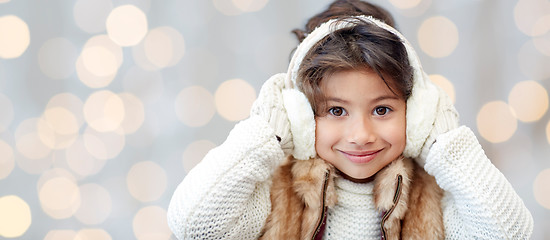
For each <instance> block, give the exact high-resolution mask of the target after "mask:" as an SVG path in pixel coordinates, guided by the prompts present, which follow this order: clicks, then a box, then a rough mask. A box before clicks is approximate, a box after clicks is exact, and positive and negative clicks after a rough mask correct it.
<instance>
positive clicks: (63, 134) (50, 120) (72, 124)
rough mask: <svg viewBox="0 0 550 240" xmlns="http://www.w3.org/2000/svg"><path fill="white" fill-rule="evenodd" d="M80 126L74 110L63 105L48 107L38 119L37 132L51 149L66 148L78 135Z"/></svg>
mask: <svg viewBox="0 0 550 240" xmlns="http://www.w3.org/2000/svg"><path fill="white" fill-rule="evenodd" d="M79 129H80V126H79V125H78V123H77V120H76V117H74V115H73V114H72V112H70V111H68V110H67V109H65V108H62V107H54V108H49V109H46V111H45V112H44V114H42V116H41V117H40V118H39V119H38V122H37V133H38V136H39V137H40V140H41V141H42V143H44V144H45V145H46V146H47V147H49V148H51V149H65V148H67V147H68V146H70V145H71V144H72V143H73V142H74V141H75V140H76V138H77V137H78V130H79Z"/></svg>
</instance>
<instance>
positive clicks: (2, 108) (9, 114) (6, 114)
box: [0, 93, 13, 133]
mask: <svg viewBox="0 0 550 240" xmlns="http://www.w3.org/2000/svg"><path fill="white" fill-rule="evenodd" d="M0 112H1V113H2V114H0V133H1V132H4V131H6V129H7V128H8V127H9V126H10V124H11V122H12V121H13V103H12V102H11V100H10V99H9V98H8V97H6V95H4V94H2V93H0Z"/></svg>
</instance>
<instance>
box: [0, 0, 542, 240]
mask: <svg viewBox="0 0 550 240" xmlns="http://www.w3.org/2000/svg"><path fill="white" fill-rule="evenodd" d="M373 2H374V3H377V4H379V5H381V6H383V7H385V8H386V9H388V10H389V11H390V12H391V13H392V14H393V15H394V17H395V19H396V22H397V24H398V29H399V30H400V31H401V32H402V33H403V35H404V36H405V37H407V38H408V40H409V41H410V42H411V44H412V45H413V46H414V47H415V48H416V51H417V52H418V54H419V56H420V58H421V61H422V64H423V66H424V69H425V71H426V72H427V73H428V74H429V75H430V76H431V79H432V80H433V81H434V82H436V83H437V84H438V85H440V86H441V87H443V88H444V89H445V90H446V91H447V92H448V93H449V94H450V95H451V96H452V97H453V99H455V104H456V108H457V109H458V111H459V113H460V114H461V124H464V125H467V126H469V127H470V128H472V129H473V130H474V132H475V133H476V135H477V136H478V138H479V140H480V142H481V144H482V145H483V147H484V149H485V151H486V153H487V155H488V156H489V158H490V159H491V160H492V161H493V163H494V164H495V165H496V166H497V167H498V168H499V169H500V170H501V171H502V173H503V174H504V175H505V176H506V177H507V179H508V180H509V181H510V182H511V184H512V185H513V187H514V188H515V190H516V191H517V193H518V194H519V195H520V196H521V198H522V199H523V200H524V202H525V204H526V205H527V207H528V208H529V209H530V211H531V213H532V214H533V217H534V220H535V228H534V234H533V239H549V238H550V228H548V227H549V226H550V187H549V184H550V114H549V113H548V90H549V89H550V2H549V1H547V0H519V1H508V0H507V1H497V0H441V1H435V0H390V1H373ZM329 3H330V1H328V0H298V1H274V0H271V1H270V0H180V1H168V0H164V1H151V0H76V1H61V0H49V1H30V0H11V1H10V0H0V239H12V238H15V239H44V240H65V239H81V240H83V239H155V240H159V239H174V236H172V235H171V233H170V231H169V229H168V227H167V225H166V209H167V206H168V203H169V201H170V198H171V195H172V193H173V191H174V189H175V188H176V186H177V184H179V183H180V182H181V180H182V179H183V178H184V177H185V175H186V173H187V172H188V171H189V170H190V169H191V168H192V167H193V166H195V164H196V163H197V162H199V161H200V160H201V159H202V157H203V156H204V154H205V153H206V152H207V151H208V150H209V149H211V148H213V147H215V146H217V145H219V144H221V143H222V142H223V141H224V139H225V137H226V136H227V134H228V133H229V131H230V130H231V128H232V127H233V126H234V125H235V123H237V122H238V121H239V120H242V119H244V118H246V117H247V116H248V111H249V109H250V106H251V104H252V102H253V101H254V99H255V98H256V95H257V93H258V91H259V89H260V87H261V85H262V83H263V82H264V81H265V80H267V79H268V78H269V77H270V76H271V75H273V74H275V73H279V72H286V67H287V64H288V61H289V58H290V53H291V51H292V49H293V48H295V47H296V45H297V40H296V39H295V38H294V36H293V35H292V34H291V33H290V31H291V30H292V29H295V28H303V25H304V24H305V21H306V19H308V18H309V17H311V16H313V15H314V14H315V13H317V12H319V11H321V10H323V9H324V8H325V7H326V6H327V5H328V4H329Z"/></svg>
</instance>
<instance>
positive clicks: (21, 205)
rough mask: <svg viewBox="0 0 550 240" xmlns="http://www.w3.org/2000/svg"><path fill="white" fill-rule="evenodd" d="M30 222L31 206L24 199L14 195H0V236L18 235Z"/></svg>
mask: <svg viewBox="0 0 550 240" xmlns="http://www.w3.org/2000/svg"><path fill="white" fill-rule="evenodd" d="M31 222H32V216H31V208H30V207H29V204H27V202H25V200H23V199H21V198H20V197H18V196H15V195H9V196H2V197H0V237H5V238H16V237H19V236H21V235H23V234H24V233H25V232H26V231H27V230H28V229H29V227H30V225H31Z"/></svg>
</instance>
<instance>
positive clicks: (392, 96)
mask: <svg viewBox="0 0 550 240" xmlns="http://www.w3.org/2000/svg"><path fill="white" fill-rule="evenodd" d="M325 100H326V101H327V102H329V101H333V102H338V103H348V102H349V101H348V100H344V99H341V98H338V97H329V98H326V99H325ZM384 100H401V98H400V97H398V96H394V95H382V96H379V97H377V98H375V99H373V102H380V101H384Z"/></svg>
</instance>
